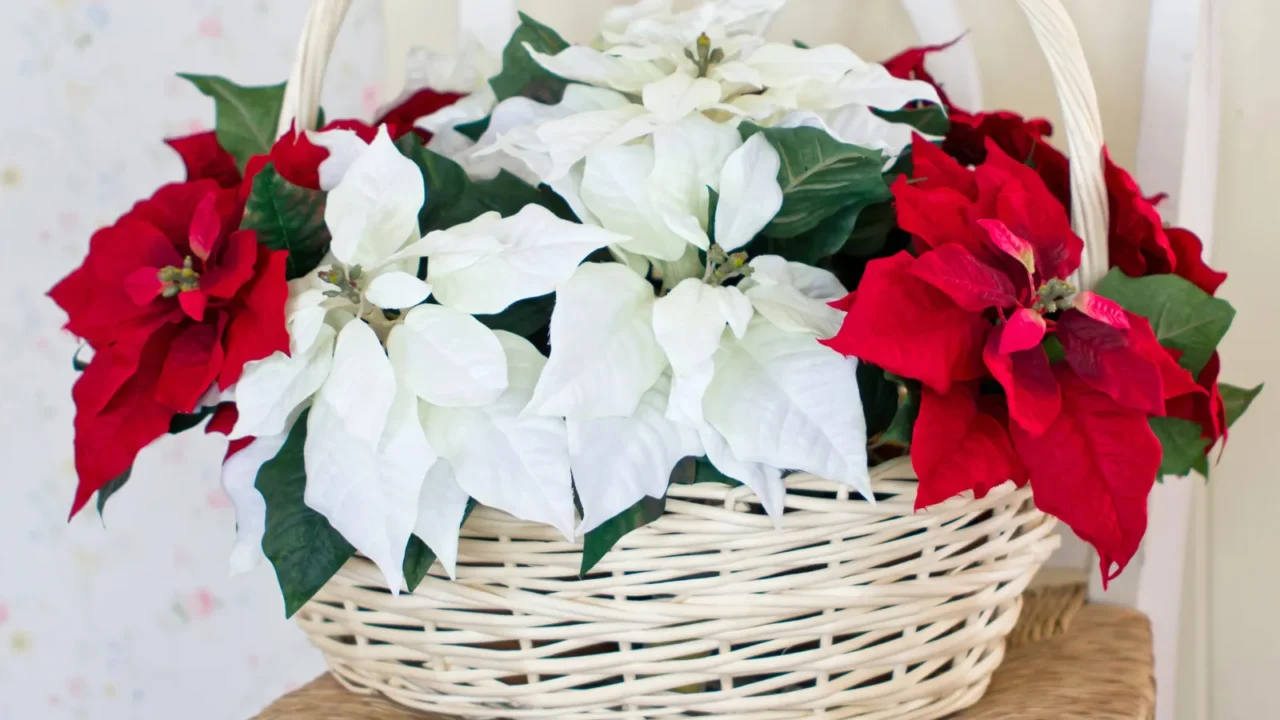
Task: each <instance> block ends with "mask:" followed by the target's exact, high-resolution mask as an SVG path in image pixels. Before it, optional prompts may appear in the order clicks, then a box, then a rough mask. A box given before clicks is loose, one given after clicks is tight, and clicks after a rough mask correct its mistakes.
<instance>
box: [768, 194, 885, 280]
mask: <svg viewBox="0 0 1280 720" xmlns="http://www.w3.org/2000/svg"><path fill="white" fill-rule="evenodd" d="M865 207H866V206H865V205H862V204H854V205H850V206H848V207H845V208H841V209H840V210H838V211H837V212H836V214H834V215H832V216H831V217H829V218H827V219H826V220H823V221H822V222H820V223H818V225H817V227H815V228H813V229H812V230H809V231H808V232H805V233H801V234H800V235H797V236H796V237H793V238H788V239H785V240H784V239H778V238H769V240H770V241H771V242H770V243H769V244H770V245H771V246H773V251H774V252H775V253H776V254H778V255H781V256H782V257H785V258H786V259H788V260H794V261H795V262H802V263H805V264H807V265H817V264H818V263H819V262H820V261H821V260H823V259H824V258H829V257H831V256H832V255H835V254H836V253H838V252H840V251H841V249H843V248H844V246H845V245H846V244H847V243H848V242H849V238H850V237H852V236H853V229H854V227H856V226H857V224H858V217H859V216H860V215H861V214H862V211H863V208H865Z"/></svg>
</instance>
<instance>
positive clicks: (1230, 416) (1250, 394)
mask: <svg viewBox="0 0 1280 720" xmlns="http://www.w3.org/2000/svg"><path fill="white" fill-rule="evenodd" d="M1262 388H1263V386H1262V385H1259V386H1258V387H1256V388H1254V389H1252V390H1246V389H1244V388H1238V387H1236V386H1235V385H1228V384H1226V383H1218V392H1220V393H1222V402H1223V404H1224V405H1226V406H1227V427H1231V426H1232V425H1235V424H1236V421H1237V420H1239V419H1240V416H1241V415H1244V414H1245V412H1246V411H1247V410H1248V409H1249V406H1250V405H1252V404H1253V401H1254V399H1255V398H1257V397H1258V395H1259V394H1261V393H1262Z"/></svg>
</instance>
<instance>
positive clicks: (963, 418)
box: [911, 383, 1027, 510]
mask: <svg viewBox="0 0 1280 720" xmlns="http://www.w3.org/2000/svg"><path fill="white" fill-rule="evenodd" d="M996 400H998V398H994V397H991V396H987V397H979V396H978V392H977V389H976V387H975V384H972V383H960V384H957V385H955V386H954V387H953V388H952V390H951V392H949V393H946V394H945V395H941V394H938V393H935V392H933V391H932V390H930V389H929V388H927V387H926V388H925V389H924V392H923V395H922V397H921V398H920V415H919V417H917V418H916V425H915V430H914V431H913V433H912V439H911V462H912V465H913V466H914V467H915V470H916V474H917V475H919V476H920V488H919V490H917V492H916V509H917V510H920V509H923V508H926V507H929V506H930V505H936V504H938V503H940V502H942V501H943V500H946V499H948V498H952V497H955V496H956V495H959V494H960V493H963V492H965V491H968V490H972V491H973V492H974V494H975V495H976V496H977V497H980V498H981V497H984V496H986V494H987V493H988V492H990V491H991V489H992V488H995V487H998V486H1000V485H1003V484H1004V483H1006V482H1008V481H1009V480H1013V481H1014V482H1016V483H1017V484H1018V485H1025V484H1026V482H1027V470H1026V468H1025V467H1023V464H1022V459H1021V458H1019V457H1018V454H1017V453H1016V452H1014V449H1013V442H1012V441H1011V440H1010V438H1009V431H1008V430H1007V429H1006V422H1005V421H1004V419H1003V418H1001V417H999V416H998V414H999V411H1000V408H999V406H998V404H997V403H996V402H992V401H996ZM960 458H963V460H962V461H961V460H959V459H960Z"/></svg>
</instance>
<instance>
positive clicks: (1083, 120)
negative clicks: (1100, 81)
mask: <svg viewBox="0 0 1280 720" xmlns="http://www.w3.org/2000/svg"><path fill="white" fill-rule="evenodd" d="M1018 5H1020V6H1021V7H1022V12H1023V13H1024V14H1025V15H1026V16H1027V21H1028V22H1029V23H1030V24H1031V29H1032V31H1034V32H1035V35H1036V40H1038V41H1039V42H1040V50H1041V51H1042V52H1043V53H1044V57H1045V59H1046V60H1048V61H1049V71H1050V73H1052V75H1053V84H1054V87H1055V88H1056V89H1057V91H1058V102H1059V103H1060V104H1061V105H1062V118H1063V126H1064V127H1063V130H1064V132H1065V134H1066V136H1067V149H1068V152H1069V153H1070V156H1071V220H1072V225H1073V227H1075V230H1076V232H1077V233H1079V235H1080V237H1082V238H1084V253H1083V255H1082V256H1081V258H1080V270H1079V272H1077V273H1076V278H1075V281H1076V283H1075V284H1076V287H1079V288H1081V289H1085V288H1092V287H1094V286H1096V285H1097V284H1098V281H1100V280H1101V279H1102V277H1103V276H1104V275H1106V274H1107V270H1108V268H1109V267H1110V264H1109V263H1108V262H1107V234H1108V222H1109V219H1108V210H1107V184H1106V177H1105V176H1104V174H1103V170H1102V116H1101V114H1100V113H1099V112H1098V93H1097V91H1096V90H1095V89H1094V86H1093V76H1092V75H1090V74H1089V65H1088V63H1086V62H1085V59H1084V49H1083V48H1082V47H1081V46H1080V36H1079V35H1078V34H1077V33H1076V28H1075V25H1073V24H1072V23H1071V17H1070V16H1069V15H1067V11H1066V9H1065V8H1063V7H1062V3H1061V2H1060V0H1018Z"/></svg>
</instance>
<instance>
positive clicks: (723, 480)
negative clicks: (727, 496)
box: [693, 458, 742, 487]
mask: <svg viewBox="0 0 1280 720" xmlns="http://www.w3.org/2000/svg"><path fill="white" fill-rule="evenodd" d="M693 467H694V469H693V481H694V482H695V483H719V484H721V485H728V486H730V487H737V486H738V485H741V484H742V483H740V482H738V481H737V480H734V479H733V478H731V477H729V476H728V475H725V474H724V473H722V472H720V471H719V470H717V469H716V466H715V465H712V464H711V461H710V460H708V459H707V458H698V459H697V460H696V461H695V462H694V466H693Z"/></svg>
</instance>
